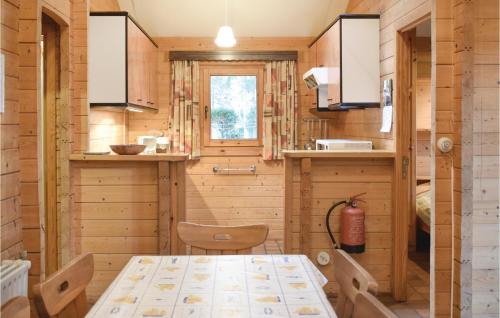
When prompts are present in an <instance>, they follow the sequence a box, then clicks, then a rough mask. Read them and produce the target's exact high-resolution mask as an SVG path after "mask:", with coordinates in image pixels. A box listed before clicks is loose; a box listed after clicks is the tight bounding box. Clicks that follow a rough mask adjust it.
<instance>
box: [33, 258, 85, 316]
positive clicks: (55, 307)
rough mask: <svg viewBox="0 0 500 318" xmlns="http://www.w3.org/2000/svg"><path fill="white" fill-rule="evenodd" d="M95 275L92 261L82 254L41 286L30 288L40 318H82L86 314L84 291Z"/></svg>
mask: <svg viewBox="0 0 500 318" xmlns="http://www.w3.org/2000/svg"><path fill="white" fill-rule="evenodd" d="M93 274H94V257H93V256H92V254H83V255H80V256H78V257H76V258H75V259H73V260H72V261H71V262H70V263H69V264H67V265H66V266H64V267H63V268H62V269H60V270H59V271H57V272H56V273H54V274H52V275H51V276H50V277H49V278H47V279H46V280H45V281H44V282H42V283H40V284H37V285H35V286H34V287H33V297H34V300H35V305H36V309H37V311H38V315H39V316H40V317H74V318H79V317H84V316H85V314H86V313H87V310H88V308H87V296H86V294H85V288H86V287H87V285H88V284H89V283H90V280H91V279H92V276H93Z"/></svg>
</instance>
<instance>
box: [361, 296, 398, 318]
mask: <svg viewBox="0 0 500 318" xmlns="http://www.w3.org/2000/svg"><path fill="white" fill-rule="evenodd" d="M352 317H353V318H365V317H370V318H396V317H397V316H396V315H395V314H394V313H393V312H392V311H391V310H390V309H389V308H387V307H386V306H385V305H384V304H382V303H381V302H380V301H379V300H378V299H377V298H375V296H373V295H372V294H370V293H368V292H359V293H358V294H357V295H356V300H355V301H354V313H353V315H352Z"/></svg>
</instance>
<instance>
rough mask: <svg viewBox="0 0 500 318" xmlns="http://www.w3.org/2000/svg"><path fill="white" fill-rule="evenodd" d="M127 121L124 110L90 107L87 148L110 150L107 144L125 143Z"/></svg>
mask: <svg viewBox="0 0 500 318" xmlns="http://www.w3.org/2000/svg"><path fill="white" fill-rule="evenodd" d="M127 122H128V113H127V112H126V111H124V110H120V109H118V110H116V111H109V110H100V109H95V108H94V109H92V110H91V111H90V112H89V126H88V127H89V150H90V151H110V149H109V145H116V144H124V143H127V138H128V129H127ZM132 142H136V141H132Z"/></svg>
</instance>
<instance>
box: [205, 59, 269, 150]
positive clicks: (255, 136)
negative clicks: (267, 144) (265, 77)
mask: <svg viewBox="0 0 500 318" xmlns="http://www.w3.org/2000/svg"><path fill="white" fill-rule="evenodd" d="M262 74H263V68H262V67H261V66H258V65H254V66H248V65H245V66H241V65H237V64H233V63H228V62H224V64H222V63H221V64H220V65H210V66H206V67H205V68H204V70H203V97H202V101H203V104H202V107H203V108H204V120H203V125H204V127H203V128H204V129H203V134H204V138H203V141H204V146H258V145H260V144H261V142H260V139H261V138H260V136H261V133H260V130H261V129H260V128H261V127H260V123H261V120H260V117H261V114H262V112H261V109H262V107H261V104H262V101H261V97H262V93H261V92H262Z"/></svg>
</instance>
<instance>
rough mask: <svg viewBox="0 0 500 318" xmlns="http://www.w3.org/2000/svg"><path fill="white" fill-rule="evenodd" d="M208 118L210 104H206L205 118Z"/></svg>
mask: <svg viewBox="0 0 500 318" xmlns="http://www.w3.org/2000/svg"><path fill="white" fill-rule="evenodd" d="M207 118H208V106H205V119H207Z"/></svg>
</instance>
